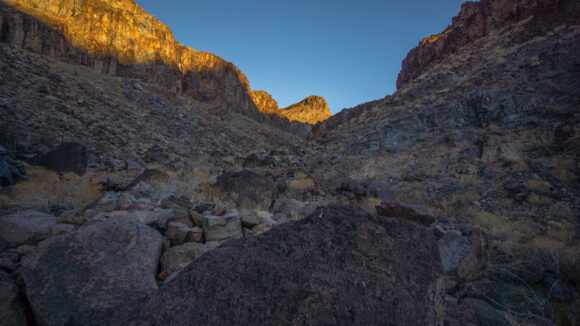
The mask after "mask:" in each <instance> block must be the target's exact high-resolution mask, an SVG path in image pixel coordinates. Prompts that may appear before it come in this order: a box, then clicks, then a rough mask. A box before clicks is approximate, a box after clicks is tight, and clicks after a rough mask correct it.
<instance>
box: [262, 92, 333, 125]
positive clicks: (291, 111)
mask: <svg viewBox="0 0 580 326" xmlns="http://www.w3.org/2000/svg"><path fill="white" fill-rule="evenodd" d="M251 95H252V99H253V100H254V103H255V104H256V106H257V107H258V109H259V110H260V111H261V112H263V113H268V114H276V115H279V116H281V117H285V118H287V119H288V120H290V121H298V122H302V123H309V124H316V123H318V122H321V121H324V120H326V119H328V118H330V117H331V116H332V113H331V112H330V108H329V107H328V103H326V100H325V99H324V98H323V97H321V96H316V95H311V96H309V97H307V98H305V99H303V100H302V101H300V102H298V103H295V104H292V105H290V106H288V107H286V108H280V107H279V105H278V102H276V100H274V98H273V97H272V95H270V94H268V93H267V92H265V91H252V92H251Z"/></svg>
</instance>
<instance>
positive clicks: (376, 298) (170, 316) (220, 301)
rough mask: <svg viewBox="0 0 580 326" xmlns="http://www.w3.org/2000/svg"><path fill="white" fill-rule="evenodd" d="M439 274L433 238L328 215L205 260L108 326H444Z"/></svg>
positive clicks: (354, 215) (348, 211)
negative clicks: (442, 324) (391, 325)
mask: <svg viewBox="0 0 580 326" xmlns="http://www.w3.org/2000/svg"><path fill="white" fill-rule="evenodd" d="M441 273H442V267H441V262H440V261H439V254H438V252H437V245H436V243H435V240H434V237H433V235H432V233H430V232H429V231H428V230H427V229H424V228H422V227H418V226H415V225H413V224H412V223H409V222H407V221H404V220H396V219H387V218H382V217H378V216H376V215H371V214H368V213H366V212H365V211H363V210H361V209H358V208H354V207H338V206H333V207H325V208H319V209H318V210H317V211H316V212H315V213H314V214H313V215H311V216H309V217H308V218H306V219H304V220H302V221H299V222H295V223H287V224H284V225H280V226H278V227H276V228H274V229H272V230H271V231H270V232H267V233H264V234H263V235H262V236H261V237H260V238H250V239H247V240H245V241H243V240H233V241H230V242H228V243H226V244H224V245H223V246H221V247H219V248H217V249H215V250H213V251H210V252H208V253H206V254H205V255H203V256H202V257H201V258H199V259H197V260H196V261H194V262H193V263H192V264H191V265H189V266H188V267H186V268H185V269H184V270H183V271H181V273H180V274H179V275H177V276H176V277H175V279H173V280H172V281H170V282H169V283H167V284H166V285H164V286H162V287H161V288H160V290H159V291H158V292H157V293H155V294H152V295H150V296H148V297H147V298H146V299H144V300H143V301H139V302H134V303H127V304H126V305H125V306H124V307H122V308H121V309H113V310H111V311H110V312H109V313H108V314H107V318H108V319H109V320H108V322H109V323H111V325H127V324H141V323H146V324H154V325H161V324H188V325H263V324H271V323H275V324H277V325H296V324H300V325H336V324H354V325H382V324H385V323H391V324H393V325H439V324H440V320H442V316H441V315H440V314H441V312H442V309H443V307H442V304H443V303H442V288H441V286H442V282H441ZM93 322H96V323H99V321H98V319H95V320H94V321H93ZM104 324H107V322H104Z"/></svg>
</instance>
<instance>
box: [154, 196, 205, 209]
mask: <svg viewBox="0 0 580 326" xmlns="http://www.w3.org/2000/svg"><path fill="white" fill-rule="evenodd" d="M161 207H163V208H171V209H184V210H191V209H193V203H192V202H191V201H190V200H189V199H187V198H186V197H177V196H173V195H172V196H169V197H167V198H164V199H163V200H162V201H161ZM201 213H203V212H201Z"/></svg>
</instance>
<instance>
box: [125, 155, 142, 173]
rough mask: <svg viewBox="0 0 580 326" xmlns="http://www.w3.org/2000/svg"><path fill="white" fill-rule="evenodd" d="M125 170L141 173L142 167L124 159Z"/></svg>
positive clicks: (133, 161)
mask: <svg viewBox="0 0 580 326" xmlns="http://www.w3.org/2000/svg"><path fill="white" fill-rule="evenodd" d="M125 170H127V171H141V170H143V167H142V166H141V164H139V163H138V162H137V161H135V160H132V159H130V158H128V159H125Z"/></svg>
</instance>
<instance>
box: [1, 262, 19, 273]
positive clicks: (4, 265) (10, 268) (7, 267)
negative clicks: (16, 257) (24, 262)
mask: <svg viewBox="0 0 580 326" xmlns="http://www.w3.org/2000/svg"><path fill="white" fill-rule="evenodd" d="M0 270H3V271H5V272H8V273H13V272H14V271H15V270H16V266H15V265H14V262H13V261H12V259H10V258H0Z"/></svg>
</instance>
